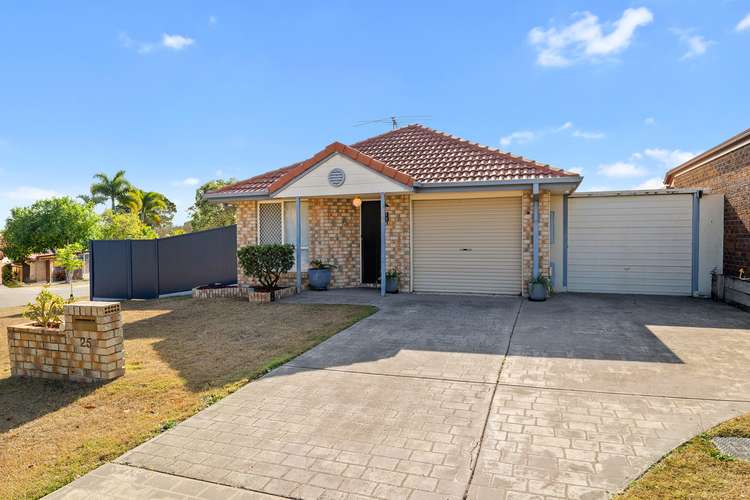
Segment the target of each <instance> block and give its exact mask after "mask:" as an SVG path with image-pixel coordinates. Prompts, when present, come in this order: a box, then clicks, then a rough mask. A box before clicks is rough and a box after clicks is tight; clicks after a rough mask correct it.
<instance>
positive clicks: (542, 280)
mask: <svg viewBox="0 0 750 500" xmlns="http://www.w3.org/2000/svg"><path fill="white" fill-rule="evenodd" d="M548 295H552V282H551V281H550V279H549V278H548V277H546V276H544V275H543V274H542V273H539V274H537V275H536V277H535V278H532V279H531V280H530V281H529V300H533V301H537V302H541V301H543V300H547V296H548Z"/></svg>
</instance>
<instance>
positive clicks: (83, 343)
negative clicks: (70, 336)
mask: <svg viewBox="0 0 750 500" xmlns="http://www.w3.org/2000/svg"><path fill="white" fill-rule="evenodd" d="M78 340H80V341H81V347H91V339H89V338H85V337H81V338H80V339H78Z"/></svg>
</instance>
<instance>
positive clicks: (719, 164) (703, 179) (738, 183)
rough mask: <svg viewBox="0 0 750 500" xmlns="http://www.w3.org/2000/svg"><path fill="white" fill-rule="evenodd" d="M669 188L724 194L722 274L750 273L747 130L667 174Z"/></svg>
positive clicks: (749, 131) (749, 140) (749, 145)
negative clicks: (744, 270)
mask: <svg viewBox="0 0 750 500" xmlns="http://www.w3.org/2000/svg"><path fill="white" fill-rule="evenodd" d="M664 183H665V184H666V185H667V186H669V187H671V188H688V187H701V188H708V189H710V190H711V192H714V193H723V194H724V274H725V275H727V276H736V275H737V274H738V272H739V269H740V268H743V267H744V268H745V269H746V272H747V270H748V269H750V129H747V130H745V131H744V132H741V133H739V134H737V135H736V136H734V137H732V138H731V139H729V140H727V141H725V142H723V143H721V144H719V145H718V146H715V147H713V148H711V149H709V150H708V151H706V152H705V153H703V154H700V155H698V156H696V157H695V158H692V159H691V160H689V161H687V162H685V163H683V164H682V165H679V166H677V167H675V168H673V169H672V170H670V171H669V172H667V174H666V177H665V179H664Z"/></svg>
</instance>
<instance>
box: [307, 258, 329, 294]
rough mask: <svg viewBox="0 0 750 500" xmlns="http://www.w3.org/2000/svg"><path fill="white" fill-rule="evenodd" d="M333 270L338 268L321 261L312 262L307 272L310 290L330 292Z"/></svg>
mask: <svg viewBox="0 0 750 500" xmlns="http://www.w3.org/2000/svg"><path fill="white" fill-rule="evenodd" d="M331 269H336V266H335V265H333V264H326V263H325V262H323V261H320V260H313V261H311V262H310V268H309V269H308V270H307V280H308V282H309V285H310V289H311V290H328V285H329V284H330V283H331Z"/></svg>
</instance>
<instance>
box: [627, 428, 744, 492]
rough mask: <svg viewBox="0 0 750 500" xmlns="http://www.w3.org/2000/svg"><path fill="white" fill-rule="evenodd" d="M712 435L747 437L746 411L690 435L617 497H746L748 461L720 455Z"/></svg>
mask: <svg viewBox="0 0 750 500" xmlns="http://www.w3.org/2000/svg"><path fill="white" fill-rule="evenodd" d="M715 436H735V437H746V438H750V414H749V415H744V416H741V417H738V418H735V419H733V420H729V421H727V422H724V423H723V424H721V425H719V426H717V427H714V428H713V429H711V430H710V431H709V432H707V433H705V434H701V435H699V436H696V437H694V438H693V439H691V440H690V441H688V442H687V443H685V444H683V445H682V446H680V447H679V448H677V449H675V450H674V451H672V452H671V453H670V454H669V455H667V456H666V457H664V458H663V459H662V460H660V461H659V462H658V463H657V464H655V465H654V466H653V467H651V469H649V471H648V472H647V473H646V474H644V475H643V477H641V478H640V479H639V480H638V481H635V482H634V483H633V484H631V485H630V487H629V488H628V489H627V490H625V492H624V493H623V494H622V495H620V496H618V497H617V498H618V500H633V499H645V498H648V499H652V498H663V499H667V498H669V499H672V498H721V499H735V498H736V499H740V498H742V499H745V498H750V462H745V461H742V460H732V459H731V458H729V457H726V456H723V455H721V453H719V451H718V450H717V449H716V447H715V446H714V445H713V443H712V442H711V438H712V437H715Z"/></svg>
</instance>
